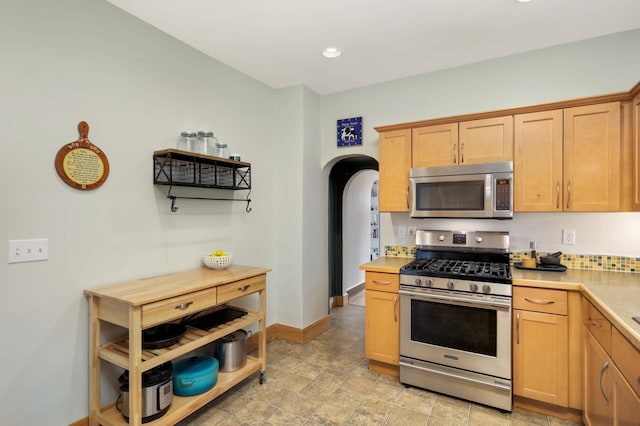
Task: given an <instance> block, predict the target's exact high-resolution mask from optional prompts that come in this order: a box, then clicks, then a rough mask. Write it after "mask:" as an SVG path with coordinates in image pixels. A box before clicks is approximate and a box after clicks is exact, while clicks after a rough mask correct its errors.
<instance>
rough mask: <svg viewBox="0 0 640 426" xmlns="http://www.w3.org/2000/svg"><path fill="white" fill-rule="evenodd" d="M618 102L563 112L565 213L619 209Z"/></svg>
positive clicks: (619, 147)
mask: <svg viewBox="0 0 640 426" xmlns="http://www.w3.org/2000/svg"><path fill="white" fill-rule="evenodd" d="M620 128H621V121H620V102H609V103H606V104H597V105H588V106H582V107H575V108H567V109H565V110H564V188H563V189H564V203H563V208H564V211H592V212H594V211H618V210H619V209H620V169H621V165H622V163H621V155H620V151H621V138H620Z"/></svg>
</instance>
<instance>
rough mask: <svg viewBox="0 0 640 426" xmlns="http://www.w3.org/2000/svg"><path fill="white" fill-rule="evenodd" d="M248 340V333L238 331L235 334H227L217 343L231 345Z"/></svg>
mask: <svg viewBox="0 0 640 426" xmlns="http://www.w3.org/2000/svg"><path fill="white" fill-rule="evenodd" d="M246 338H247V332H246V331H244V330H236V331H234V332H233V333H230V334H227V335H226V336H224V337H223V338H221V339H218V340H216V341H215V343H231V342H237V341H238V340H245V339H246Z"/></svg>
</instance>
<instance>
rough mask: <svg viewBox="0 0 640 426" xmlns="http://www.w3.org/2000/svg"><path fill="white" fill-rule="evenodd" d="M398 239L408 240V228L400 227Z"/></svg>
mask: <svg viewBox="0 0 640 426" xmlns="http://www.w3.org/2000/svg"><path fill="white" fill-rule="evenodd" d="M398 238H407V227H406V226H398Z"/></svg>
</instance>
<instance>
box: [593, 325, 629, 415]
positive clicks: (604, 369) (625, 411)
mask: <svg viewBox="0 0 640 426" xmlns="http://www.w3.org/2000/svg"><path fill="white" fill-rule="evenodd" d="M584 333H585V363H584V367H585V394H584V395H585V402H584V421H585V424H587V425H591V426H599V425H614V426H615V425H620V426H638V425H640V398H638V395H636V393H635V392H634V391H633V389H632V388H631V385H630V384H629V383H628V382H627V381H626V380H625V379H624V377H623V376H622V373H621V372H620V370H618V368H617V367H616V365H615V364H614V363H613V361H612V360H611V358H610V357H609V356H608V355H607V353H606V352H605V350H604V349H603V348H602V346H600V344H599V343H598V342H597V341H596V339H595V337H593V335H592V334H591V333H589V331H588V329H587V328H586V327H585V332H584Z"/></svg>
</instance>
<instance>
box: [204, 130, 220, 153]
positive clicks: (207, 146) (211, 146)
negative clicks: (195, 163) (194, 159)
mask: <svg viewBox="0 0 640 426" xmlns="http://www.w3.org/2000/svg"><path fill="white" fill-rule="evenodd" d="M217 143H218V139H217V138H216V137H215V136H214V135H213V132H204V134H203V135H202V147H203V150H204V151H203V154H204V155H213V156H215V155H216V145H217Z"/></svg>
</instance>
